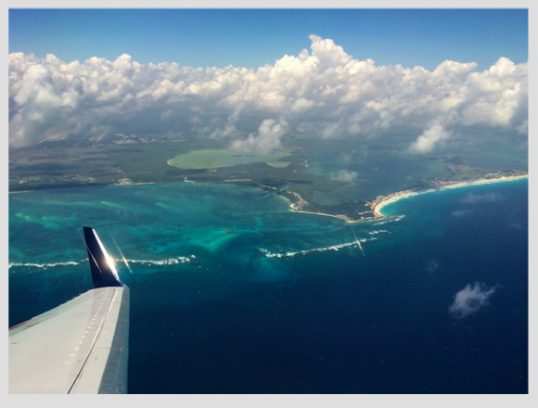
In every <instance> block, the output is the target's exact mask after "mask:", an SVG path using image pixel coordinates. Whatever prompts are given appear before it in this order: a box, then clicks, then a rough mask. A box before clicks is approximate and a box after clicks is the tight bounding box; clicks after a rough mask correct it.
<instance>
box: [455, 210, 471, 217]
mask: <svg viewBox="0 0 538 408" xmlns="http://www.w3.org/2000/svg"><path fill="white" fill-rule="evenodd" d="M473 212H474V210H469V209H464V210H454V211H452V212H451V213H450V216H452V217H454V218H464V217H468V216H469V215H472V214H473Z"/></svg>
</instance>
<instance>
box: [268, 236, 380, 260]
mask: <svg viewBox="0 0 538 408" xmlns="http://www.w3.org/2000/svg"><path fill="white" fill-rule="evenodd" d="M371 241H377V237H370V238H361V239H359V240H356V241H351V242H344V243H342V244H336V245H330V246H326V247H318V248H310V249H303V250H300V251H287V252H271V251H269V250H267V249H265V248H260V252H261V253H262V254H264V255H265V256H266V257H267V258H291V257H294V256H297V255H308V254H311V253H314V252H327V251H340V250H341V249H344V248H351V247H358V248H360V244H361V243H362V244H363V243H365V242H371Z"/></svg>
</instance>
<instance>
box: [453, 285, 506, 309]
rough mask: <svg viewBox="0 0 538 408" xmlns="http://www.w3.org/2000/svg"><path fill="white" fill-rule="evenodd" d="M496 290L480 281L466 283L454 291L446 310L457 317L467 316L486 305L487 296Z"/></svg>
mask: <svg viewBox="0 0 538 408" xmlns="http://www.w3.org/2000/svg"><path fill="white" fill-rule="evenodd" d="M496 291H497V289H496V288H495V287H491V288H488V287H487V286H486V285H484V284H482V283H478V282H475V283H474V284H468V285H467V286H465V287H464V288H463V289H462V290H460V291H459V292H457V293H456V295H455V296H454V301H453V302H452V304H451V305H450V307H449V308H448V310H449V312H450V313H451V314H452V315H454V316H455V317H457V318H463V317H466V316H469V315H471V314H474V313H476V312H478V311H479V310H480V309H482V308H483V307H486V306H487V305H488V304H489V298H490V297H491V296H492V295H493V294H494V293H495V292H496Z"/></svg>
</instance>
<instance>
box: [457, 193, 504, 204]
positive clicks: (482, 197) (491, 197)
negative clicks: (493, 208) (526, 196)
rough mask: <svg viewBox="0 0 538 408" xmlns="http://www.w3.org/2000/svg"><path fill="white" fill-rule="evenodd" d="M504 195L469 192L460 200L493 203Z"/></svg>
mask: <svg viewBox="0 0 538 408" xmlns="http://www.w3.org/2000/svg"><path fill="white" fill-rule="evenodd" d="M503 199H504V197H503V196H502V195H500V194H497V193H484V194H475V193H469V194H467V195H466V196H465V197H463V199H462V200H461V202H462V203H464V204H471V205H474V204H481V203H495V202H497V201H501V200H503Z"/></svg>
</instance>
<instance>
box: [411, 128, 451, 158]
mask: <svg viewBox="0 0 538 408" xmlns="http://www.w3.org/2000/svg"><path fill="white" fill-rule="evenodd" d="M449 137H450V132H447V131H446V130H445V129H444V128H443V127H442V126H441V125H433V126H431V127H430V128H428V129H426V130H425V131H424V132H422V133H421V135H420V136H419V137H418V138H417V140H415V141H414V142H413V143H412V144H411V146H409V150H410V151H411V152H413V153H419V154H423V153H429V152H431V151H432V150H433V148H434V147H435V145H437V144H439V143H440V142H442V141H444V140H446V139H448V138H449Z"/></svg>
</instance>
